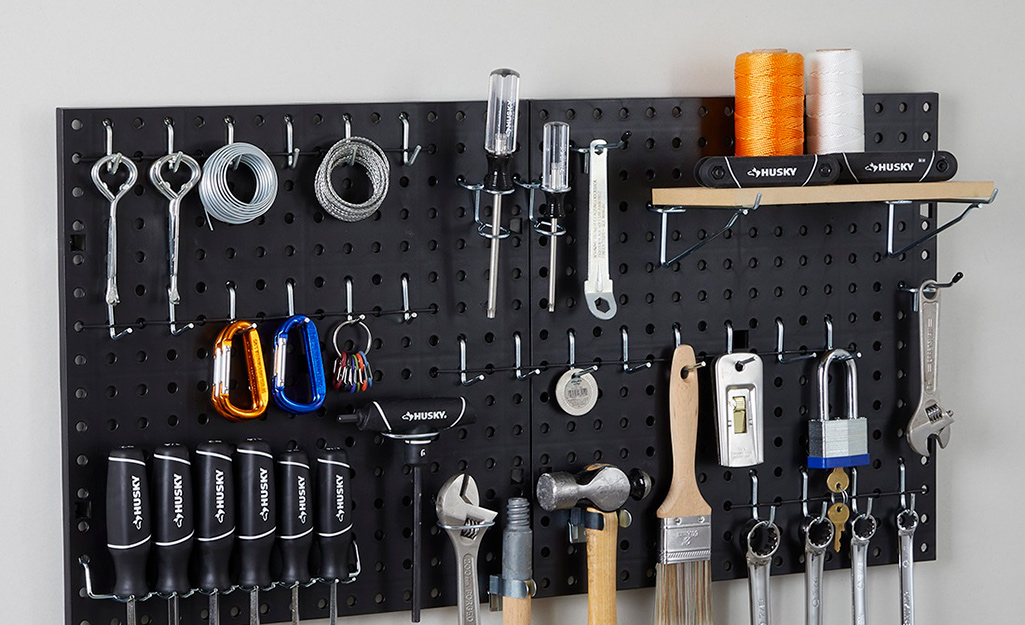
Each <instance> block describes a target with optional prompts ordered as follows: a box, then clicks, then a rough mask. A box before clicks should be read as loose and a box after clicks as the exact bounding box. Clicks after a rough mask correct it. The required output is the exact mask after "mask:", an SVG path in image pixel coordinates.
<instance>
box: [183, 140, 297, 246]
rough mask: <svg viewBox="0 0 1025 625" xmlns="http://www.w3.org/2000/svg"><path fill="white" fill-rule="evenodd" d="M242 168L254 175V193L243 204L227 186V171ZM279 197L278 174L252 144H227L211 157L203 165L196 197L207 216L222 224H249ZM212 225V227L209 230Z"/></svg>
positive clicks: (264, 153)
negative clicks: (251, 197) (250, 198)
mask: <svg viewBox="0 0 1025 625" xmlns="http://www.w3.org/2000/svg"><path fill="white" fill-rule="evenodd" d="M240 165H244V166H245V167H247V168H248V169H249V170H250V171H252V172H253V177H254V178H255V179H256V191H255V192H254V193H253V199H252V200H250V201H249V202H243V201H242V200H240V199H238V198H237V197H235V194H234V193H232V191H231V188H230V187H229V186H228V169H229V168H232V169H234V168H236V167H238V166H240ZM277 195H278V172H277V170H275V169H274V163H272V162H271V160H270V157H269V156H267V153H266V152H264V151H263V150H261V149H260V148H258V147H256V146H255V145H253V144H251V143H244V142H238V143H229V144H228V145H225V146H224V147H222V148H219V149H218V150H217V151H216V152H214V153H213V154H211V155H210V158H208V159H207V160H206V163H205V164H204V165H203V177H202V178H201V179H200V181H199V197H200V199H201V200H202V202H203V208H204V209H205V210H206V213H207V215H208V216H209V217H212V218H214V219H217V220H218V221H223V222H224V223H228V224H233V225H239V224H244V223H248V222H250V221H252V220H254V219H256V218H257V217H259V216H260V215H263V214H264V213H266V212H267V210H268V209H270V207H271V204H273V203H274V198H276V197H277ZM212 227H213V224H211V228H212Z"/></svg>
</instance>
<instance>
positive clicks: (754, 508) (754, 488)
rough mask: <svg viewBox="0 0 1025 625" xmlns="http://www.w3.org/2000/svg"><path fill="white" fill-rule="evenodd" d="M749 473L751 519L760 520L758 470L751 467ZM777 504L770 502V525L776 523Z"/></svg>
mask: <svg viewBox="0 0 1025 625" xmlns="http://www.w3.org/2000/svg"><path fill="white" fill-rule="evenodd" d="M748 475H749V476H750V477H751V519H752V520H754V521H758V520H759V518H758V471H755V470H754V469H751V470H750V471H748ZM776 506H777V504H775V503H773V504H769V525H774V524H775V523H776Z"/></svg>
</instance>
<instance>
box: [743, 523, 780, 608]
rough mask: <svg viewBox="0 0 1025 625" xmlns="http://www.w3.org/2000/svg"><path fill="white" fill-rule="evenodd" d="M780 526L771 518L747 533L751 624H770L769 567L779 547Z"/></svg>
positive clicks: (757, 524) (755, 525)
mask: <svg viewBox="0 0 1025 625" xmlns="http://www.w3.org/2000/svg"><path fill="white" fill-rule="evenodd" d="M779 543H780V532H779V527H777V526H776V524H775V523H773V522H772V521H771V520H769V521H758V522H757V523H755V524H754V525H753V526H752V527H751V529H750V530H749V531H748V533H747V578H748V586H749V587H750V589H751V625H770V624H771V623H772V605H771V603H770V596H769V573H770V571H769V567H770V566H772V556H774V555H776V550H777V549H778V548H779Z"/></svg>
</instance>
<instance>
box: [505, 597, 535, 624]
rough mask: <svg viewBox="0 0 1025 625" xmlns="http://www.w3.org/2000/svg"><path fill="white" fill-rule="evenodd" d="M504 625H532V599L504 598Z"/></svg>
mask: <svg viewBox="0 0 1025 625" xmlns="http://www.w3.org/2000/svg"><path fill="white" fill-rule="evenodd" d="M502 625H530V597H524V598H523V599H519V598H516V597H503V598H502Z"/></svg>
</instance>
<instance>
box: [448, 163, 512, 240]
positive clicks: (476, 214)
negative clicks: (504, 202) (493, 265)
mask: <svg viewBox="0 0 1025 625" xmlns="http://www.w3.org/2000/svg"><path fill="white" fill-rule="evenodd" d="M456 184H458V185H459V186H461V187H462V188H464V189H466V190H467V191H469V192H470V197H472V198H473V221H474V222H475V223H476V224H477V235H478V236H481V237H484V238H485V239H506V238H509V236H510V235H511V234H512V231H510V230H509V229H508V228H506V227H505V226H499V227H498V234H495V232H494V228H493V224H490V223H487V222H485V221H484V220H483V219H482V218H481V215H480V194H481V191H483V190H484V183H483V182H477V183H473V184H471V183H468V182H466V179H465V178H463V177H462V176H459V177H458V178H456ZM514 191H515V189H510V190H509V191H494V192H492V191H488V193H489V194H491V195H509V194H510V193H513V192H514Z"/></svg>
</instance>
